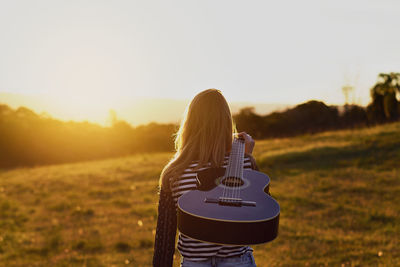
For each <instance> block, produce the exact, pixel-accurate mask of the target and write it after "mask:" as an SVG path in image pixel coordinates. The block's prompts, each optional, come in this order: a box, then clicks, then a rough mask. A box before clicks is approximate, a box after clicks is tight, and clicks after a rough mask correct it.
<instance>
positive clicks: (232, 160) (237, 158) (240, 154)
mask: <svg viewBox="0 0 400 267" xmlns="http://www.w3.org/2000/svg"><path fill="white" fill-rule="evenodd" d="M244 148H245V144H244V141H243V140H242V139H238V138H235V139H234V140H233V143H232V149H231V154H230V156H229V162H228V166H227V168H226V173H225V177H236V178H242V177H243V162H244Z"/></svg>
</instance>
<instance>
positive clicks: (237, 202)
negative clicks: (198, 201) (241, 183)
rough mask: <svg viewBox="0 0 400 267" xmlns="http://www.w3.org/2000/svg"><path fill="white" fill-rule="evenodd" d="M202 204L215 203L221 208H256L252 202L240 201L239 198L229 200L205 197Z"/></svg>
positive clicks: (227, 198)
mask: <svg viewBox="0 0 400 267" xmlns="http://www.w3.org/2000/svg"><path fill="white" fill-rule="evenodd" d="M204 202H206V203H215V204H218V205H222V206H236V207H241V206H250V207H255V206H256V202H254V201H246V200H242V199H241V198H231V197H219V198H210V197H206V198H205V199H204Z"/></svg>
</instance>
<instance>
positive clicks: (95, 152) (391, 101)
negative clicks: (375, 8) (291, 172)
mask: <svg viewBox="0 0 400 267" xmlns="http://www.w3.org/2000/svg"><path fill="white" fill-rule="evenodd" d="M399 94H400V73H388V74H386V73H381V74H379V76H378V82H377V83H376V84H375V85H374V86H373V87H372V88H371V103H370V104H369V105H368V106H367V107H362V106H359V105H345V106H344V107H338V106H327V105H326V104H325V103H323V102H320V101H316V100H312V101H308V102H306V103H302V104H300V105H297V106H295V107H294V108H290V109H287V110H285V111H282V112H273V113H271V114H268V115H259V114H256V113H255V112H254V108H252V107H247V108H243V109H241V110H240V111H239V112H238V113H237V114H234V120H235V123H236V127H237V129H238V130H239V131H242V130H244V131H246V132H248V133H250V134H251V135H252V136H253V137H254V138H257V139H261V138H276V137H288V136H295V135H299V134H307V133H316V132H321V131H326V130H335V129H343V128H354V127H365V126H371V125H375V124H380V123H387V122H392V121H396V120H399V117H400V103H399V101H398V98H397V95H399ZM177 128H178V125H176V124H158V123H150V124H147V125H141V126H138V127H133V126H131V125H130V124H128V123H127V122H125V121H122V120H118V119H116V117H114V119H113V122H112V126H111V127H102V126H100V125H98V124H94V123H89V122H74V121H68V122H64V121H60V120H57V119H53V118H51V117H48V116H43V115H38V114H36V113H35V112H33V111H32V110H30V109H28V108H26V107H20V108H18V109H12V108H10V107H9V106H7V105H5V104H0V168H5V167H15V166H33V165H41V164H53V163H62V162H73V161H82V160H92V159H100V158H107V157H116V156H124V155H130V154H134V153H143V152H160V151H173V148H174V144H173V135H174V133H175V132H176V130H177Z"/></svg>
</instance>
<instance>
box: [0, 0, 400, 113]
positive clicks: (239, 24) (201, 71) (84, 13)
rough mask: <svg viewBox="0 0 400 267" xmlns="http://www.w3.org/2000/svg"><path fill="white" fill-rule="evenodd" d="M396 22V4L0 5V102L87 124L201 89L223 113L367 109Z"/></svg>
mask: <svg viewBox="0 0 400 267" xmlns="http://www.w3.org/2000/svg"><path fill="white" fill-rule="evenodd" d="M399 10H400V1H395V0H371V1H365V0H363V1H354V0H336V1H310V0H303V1H265V0H264V1H253V0H251V1H243V0H240V1H237V0H212V1H209V0H202V1H194V0H174V1H153V0H146V1H134V0H129V1H121V0H115V1H102V0H96V1H88V0H79V1H77V0H73V1H59V0H49V1H43V0H35V1H31V0H26V1H21V0H13V1H5V0H0V38H1V39H0V92H3V93H4V92H6V93H13V94H21V95H32V96H35V97H38V96H39V97H42V98H43V99H46V98H47V99H57V101H58V102H57V103H58V104H57V105H58V106H62V107H63V109H65V110H73V109H74V110H75V112H77V111H78V112H80V113H81V114H84V115H85V114H86V115H87V116H88V117H90V116H94V115H93V114H96V113H98V112H100V111H108V110H109V109H111V108H113V109H118V108H121V107H123V106H125V107H127V106H129V105H131V104H132V103H133V101H134V100H136V101H137V100H138V99H142V98H147V99H151V98H159V99H162V98H167V99H172V100H177V99H178V100H188V99H191V98H192V97H193V96H194V95H196V94H197V93H198V92H200V91H202V90H204V89H207V88H218V89H220V90H221V91H222V92H223V94H224V95H225V97H226V98H227V100H228V101H230V102H254V103H282V104H298V103H301V102H304V101H307V100H310V99H317V100H321V101H324V102H326V103H328V104H343V102H344V96H343V93H342V90H341V88H342V86H344V85H351V86H354V88H355V90H354V93H353V95H352V96H351V98H350V99H351V100H352V101H354V102H356V103H358V104H362V105H366V104H368V102H369V100H370V98H369V89H370V88H371V87H372V86H373V85H374V83H375V82H376V80H377V75H378V74H379V73H380V72H399V71H400V49H399V48H400V34H399V28H400V20H399V19H398V15H399V14H398V12H399ZM0 101H1V99H0ZM90 114H91V115H90Z"/></svg>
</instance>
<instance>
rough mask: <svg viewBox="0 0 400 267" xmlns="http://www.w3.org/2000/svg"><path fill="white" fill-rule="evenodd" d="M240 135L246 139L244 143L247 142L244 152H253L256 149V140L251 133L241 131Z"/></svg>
mask: <svg viewBox="0 0 400 267" xmlns="http://www.w3.org/2000/svg"><path fill="white" fill-rule="evenodd" d="M238 136H240V137H242V138H243V139H244V143H245V149H244V152H245V153H246V154H251V153H253V149H254V145H255V141H254V139H253V138H252V137H251V135H249V134H248V133H246V132H240V133H238Z"/></svg>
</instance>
